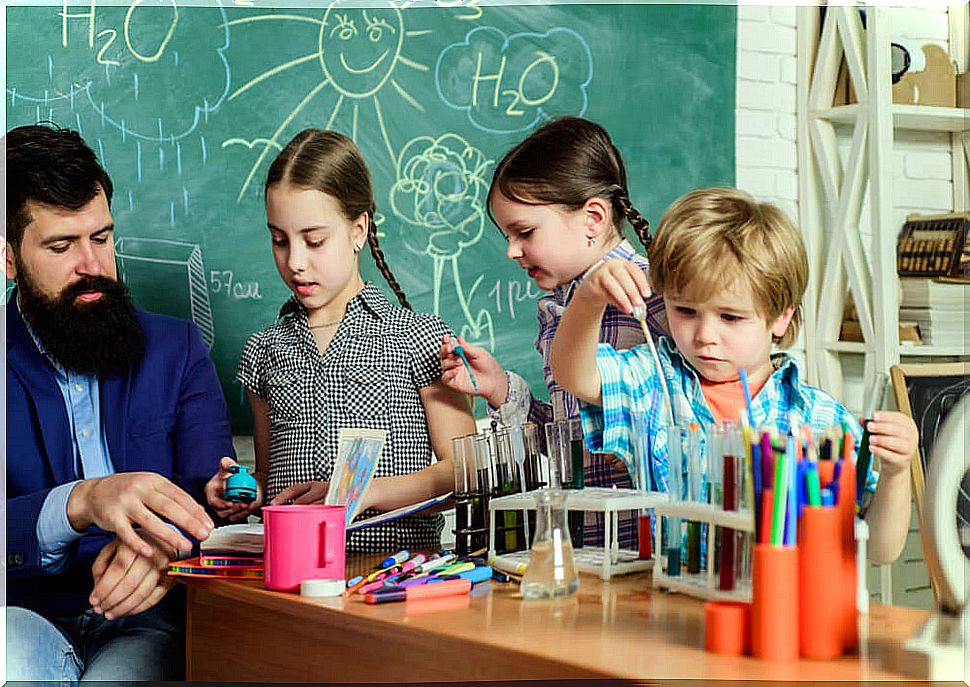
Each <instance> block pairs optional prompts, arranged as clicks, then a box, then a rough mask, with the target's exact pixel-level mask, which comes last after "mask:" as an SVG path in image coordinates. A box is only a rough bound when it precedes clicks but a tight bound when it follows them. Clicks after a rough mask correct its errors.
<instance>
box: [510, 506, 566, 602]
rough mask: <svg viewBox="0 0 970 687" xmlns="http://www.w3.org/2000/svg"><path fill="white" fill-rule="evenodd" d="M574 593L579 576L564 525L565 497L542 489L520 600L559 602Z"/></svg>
mask: <svg viewBox="0 0 970 687" xmlns="http://www.w3.org/2000/svg"><path fill="white" fill-rule="evenodd" d="M577 589H579V573H578V571H577V570H576V559H575V558H574V556H573V544H572V541H571V540H570V538H569V527H568V526H567V524H566V493H565V492H563V491H562V490H560V489H543V490H541V491H539V492H537V493H536V536H535V539H533V540H532V549H531V550H530V551H529V565H528V567H527V568H526V570H525V574H524V575H523V576H522V596H523V597H524V598H526V599H560V598H563V597H567V596H571V595H573V594H575V593H576V590H577Z"/></svg>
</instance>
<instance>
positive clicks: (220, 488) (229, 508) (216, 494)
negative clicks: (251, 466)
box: [205, 457, 263, 522]
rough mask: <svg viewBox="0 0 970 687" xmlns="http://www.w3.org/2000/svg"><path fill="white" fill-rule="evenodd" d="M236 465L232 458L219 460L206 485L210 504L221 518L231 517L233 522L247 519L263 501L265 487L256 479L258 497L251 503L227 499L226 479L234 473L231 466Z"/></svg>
mask: <svg viewBox="0 0 970 687" xmlns="http://www.w3.org/2000/svg"><path fill="white" fill-rule="evenodd" d="M233 465H236V461H234V460H233V459H232V458H227V457H223V459H222V460H221V461H219V469H218V470H217V471H216V474H215V475H213V476H212V479H210V480H209V481H208V482H206V485H205V498H206V501H207V502H208V503H209V506H210V507H211V508H212V509H213V510H214V511H215V512H216V515H218V516H219V517H220V518H229V520H231V521H233V522H238V521H240V520H245V519H246V518H248V517H249V514H250V513H252V512H253V511H254V510H256V509H257V508H259V507H260V505H262V503H263V487H262V485H260V484H259V480H257V481H256V498H255V499H254V500H253V501H252V502H251V503H236V502H235V501H227V500H226V480H228V479H229V476H230V475H231V474H232V473H231V472H229V468H231V467H232V466H233Z"/></svg>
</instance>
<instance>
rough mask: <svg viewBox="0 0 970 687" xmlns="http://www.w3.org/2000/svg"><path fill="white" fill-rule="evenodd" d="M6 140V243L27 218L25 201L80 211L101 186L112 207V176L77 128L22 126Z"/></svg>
mask: <svg viewBox="0 0 970 687" xmlns="http://www.w3.org/2000/svg"><path fill="white" fill-rule="evenodd" d="M5 145H6V152H7V165H6V173H7V242H8V243H10V245H11V246H13V247H14V248H19V247H20V241H21V239H22V238H23V235H24V229H25V228H26V226H27V225H28V224H30V222H31V217H30V213H29V212H28V211H27V201H30V200H32V201H34V202H36V203H42V204H44V205H52V206H55V207H62V208H67V209H69V210H79V209H81V208H82V207H84V206H85V205H87V204H88V203H89V202H91V200H92V199H93V198H94V197H95V196H96V195H97V194H98V192H99V191H98V189H99V187H100V189H101V190H102V191H103V192H104V196H105V200H106V201H107V202H108V207H109V208H110V207H111V193H112V185H111V179H110V178H109V177H108V173H107V172H105V171H104V168H103V167H102V166H101V164H100V163H99V162H98V158H97V156H95V154H94V151H93V150H91V148H89V147H88V145H87V143H85V142H84V139H82V138H81V135H80V134H79V133H78V132H76V131H71V130H70V129H60V128H53V127H49V126H41V125H31V126H21V127H17V128H16V129H11V130H10V131H9V132H8V133H7V135H6V141H5Z"/></svg>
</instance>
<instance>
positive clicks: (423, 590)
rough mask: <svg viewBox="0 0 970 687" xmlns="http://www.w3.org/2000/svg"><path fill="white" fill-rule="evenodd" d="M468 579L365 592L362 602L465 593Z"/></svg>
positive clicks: (470, 585)
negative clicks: (376, 592)
mask: <svg viewBox="0 0 970 687" xmlns="http://www.w3.org/2000/svg"><path fill="white" fill-rule="evenodd" d="M471 588H472V583H471V581H470V580H461V579H459V580H446V581H445V582H442V583H440V584H423V585H421V586H418V587H408V588H407V589H401V590H393V591H386V592H384V593H382V594H365V595H364V602H365V603H369V604H385V603H389V602H393V601H414V600H415V599H432V598H435V597H440V596H451V595H453V594H467V593H468V592H470V591H471Z"/></svg>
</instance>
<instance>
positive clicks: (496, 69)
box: [435, 26, 593, 133]
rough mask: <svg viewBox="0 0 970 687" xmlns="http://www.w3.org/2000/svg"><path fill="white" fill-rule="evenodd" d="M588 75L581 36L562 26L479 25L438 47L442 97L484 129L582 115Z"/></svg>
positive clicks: (505, 129) (513, 128)
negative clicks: (529, 29) (512, 30)
mask: <svg viewBox="0 0 970 687" xmlns="http://www.w3.org/2000/svg"><path fill="white" fill-rule="evenodd" d="M592 78H593V57H592V54H591V53H590V50H589V45H588V44H587V42H586V39H585V38H583V37H582V36H581V35H580V34H578V33H576V32H575V31H573V30H572V29H567V28H564V27H557V28H553V29H550V30H548V31H546V32H545V33H517V34H513V35H511V36H506V34H505V33H504V32H502V31H500V30H499V29H496V28H494V27H487V26H486V27H478V28H475V29H473V30H471V31H469V32H468V34H467V35H466V36H465V40H464V41H462V42H461V43H454V44H452V45H449V46H448V47H446V48H445V49H444V50H442V52H441V54H440V55H439V56H438V61H437V64H436V65H435V87H436V88H437V91H438V96H439V97H440V98H441V100H442V102H444V103H445V104H446V105H448V106H449V107H452V108H455V109H457V110H464V111H465V112H466V113H467V115H468V119H469V121H470V122H471V123H472V124H473V125H474V126H475V127H476V128H478V129H481V130H482V131H486V132H489V133H512V132H518V131H527V130H529V129H532V128H533V127H535V125H536V124H537V123H539V122H540V121H541V120H542V119H543V118H544V117H549V116H559V115H567V114H573V115H582V114H584V113H585V112H586V107H587V92H586V89H587V87H588V86H589V83H590V81H591V80H592Z"/></svg>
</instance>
